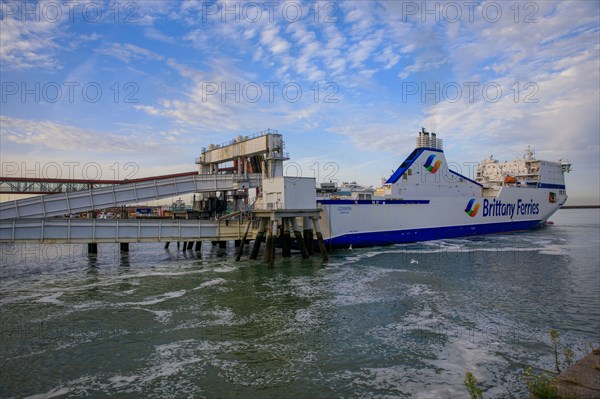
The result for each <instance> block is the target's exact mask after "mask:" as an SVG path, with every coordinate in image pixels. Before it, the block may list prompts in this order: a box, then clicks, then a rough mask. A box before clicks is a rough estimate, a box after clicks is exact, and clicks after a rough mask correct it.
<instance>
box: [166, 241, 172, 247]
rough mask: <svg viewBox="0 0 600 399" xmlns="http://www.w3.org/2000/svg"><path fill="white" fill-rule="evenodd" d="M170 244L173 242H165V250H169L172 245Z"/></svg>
mask: <svg viewBox="0 0 600 399" xmlns="http://www.w3.org/2000/svg"><path fill="white" fill-rule="evenodd" d="M170 243H171V242H169V241H167V242H165V249H169V244H170Z"/></svg>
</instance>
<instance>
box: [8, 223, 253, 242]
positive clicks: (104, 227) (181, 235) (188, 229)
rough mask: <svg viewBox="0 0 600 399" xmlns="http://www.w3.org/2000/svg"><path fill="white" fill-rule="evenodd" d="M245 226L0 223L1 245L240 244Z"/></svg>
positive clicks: (242, 224) (230, 224) (205, 224)
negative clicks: (32, 243)
mask: <svg viewBox="0 0 600 399" xmlns="http://www.w3.org/2000/svg"><path fill="white" fill-rule="evenodd" d="M245 223H246V222H245V221H244V222H243V223H238V222H231V221H230V222H227V223H225V222H224V221H221V222H219V221H216V220H172V219H154V220H152V219H113V220H107V219H13V220H2V221H0V243H14V242H37V243H49V244H72V243H118V242H158V241H218V240H239V239H240V238H241V237H242V235H243V233H244V225H245Z"/></svg>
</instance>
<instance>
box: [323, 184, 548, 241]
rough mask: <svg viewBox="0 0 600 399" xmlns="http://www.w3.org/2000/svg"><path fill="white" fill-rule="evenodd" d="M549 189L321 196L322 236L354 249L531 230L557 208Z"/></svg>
mask: <svg viewBox="0 0 600 399" xmlns="http://www.w3.org/2000/svg"><path fill="white" fill-rule="evenodd" d="M550 191H551V190H549V189H541V188H516V187H515V188H512V187H505V188H503V189H502V190H501V191H500V193H499V195H498V196H497V197H493V198H489V197H478V198H475V197H473V198H456V197H447V198H444V197H441V198H440V197H437V198H431V199H427V200H403V201H399V200H397V201H389V200H388V201H386V200H374V201H365V200H362V201H358V200H321V201H320V203H321V206H322V208H323V213H322V214H321V223H322V226H323V236H324V238H325V241H326V243H327V245H328V246H329V247H348V246H349V245H352V246H354V247H359V246H373V245H388V244H394V243H403V242H415V241H427V240H437V239H443V238H452V237H461V236H470V235H477V234H489V233H498V232H508V231H516V230H525V229H531V228H536V227H539V226H541V225H543V224H544V223H545V222H546V220H548V218H549V217H550V216H551V215H552V214H553V213H554V212H556V210H558V209H559V207H560V205H559V204H558V203H551V202H550V201H549V193H550ZM471 199H475V201H474V202H473V205H472V209H474V207H475V206H476V205H477V204H479V205H480V207H479V209H478V211H477V213H476V214H474V216H470V215H469V214H468V213H467V212H466V209H467V206H468V204H469V202H470V201H471ZM496 204H498V205H496Z"/></svg>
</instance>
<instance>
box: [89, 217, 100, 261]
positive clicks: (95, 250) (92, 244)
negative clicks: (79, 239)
mask: <svg viewBox="0 0 600 399" xmlns="http://www.w3.org/2000/svg"><path fill="white" fill-rule="evenodd" d="M87 217H88V219H96V211H94V210H91V211H89V212H88V214H87ZM97 253H98V244H97V243H95V242H90V243H88V255H89V254H97Z"/></svg>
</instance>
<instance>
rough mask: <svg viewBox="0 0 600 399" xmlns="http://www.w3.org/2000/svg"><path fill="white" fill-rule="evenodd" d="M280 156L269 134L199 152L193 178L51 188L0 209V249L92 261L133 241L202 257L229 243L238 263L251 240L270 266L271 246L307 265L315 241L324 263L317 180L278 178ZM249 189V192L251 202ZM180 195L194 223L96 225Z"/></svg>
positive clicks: (279, 143) (276, 137)
mask: <svg viewBox="0 0 600 399" xmlns="http://www.w3.org/2000/svg"><path fill="white" fill-rule="evenodd" d="M283 150H284V141H283V136H282V135H281V134H279V133H278V132H277V131H275V130H270V129H268V130H265V131H263V132H260V133H256V134H254V135H250V136H238V137H236V138H235V139H234V140H231V141H229V142H227V143H224V144H220V145H215V144H211V145H209V146H208V147H205V148H202V151H201V155H200V156H199V157H198V158H197V159H196V164H197V165H198V172H187V173H180V174H174V175H165V176H154V177H146V178H142V179H135V180H125V181H118V182H114V183H115V184H110V183H113V182H112V181H111V182H102V183H98V184H97V185H95V184H91V183H90V182H79V181H78V182H68V181H64V180H63V181H60V182H50V183H53V184H55V186H53V187H52V189H54V190H55V191H54V192H53V193H51V194H45V195H37V196H34V197H30V198H25V199H20V200H14V201H7V202H2V203H0V243H41V244H44V243H51V244H71V243H87V244H88V253H91V254H94V253H97V245H98V243H119V244H120V247H121V251H127V250H128V245H129V243H131V242H164V243H165V248H168V246H169V243H170V242H174V241H176V242H177V244H178V245H177V246H178V248H179V247H180V242H183V250H192V249H195V250H196V251H199V250H200V248H201V245H200V244H201V242H202V241H211V242H213V244H214V243H218V244H219V246H220V247H221V248H223V247H225V245H226V243H227V241H234V242H235V244H236V247H237V253H236V260H240V258H241V256H242V254H243V248H244V246H245V245H246V243H248V242H249V241H254V244H253V246H252V250H251V253H250V259H257V257H258V253H259V250H260V246H261V243H262V242H263V241H265V242H266V246H265V250H264V258H265V261H266V262H267V264H269V266H273V265H274V259H275V247H276V246H277V245H276V244H280V246H282V255H283V257H289V256H291V248H292V246H295V247H297V248H298V249H300V253H301V255H302V257H304V258H308V257H309V256H310V255H311V254H312V253H313V248H314V245H313V242H314V239H315V235H316V241H317V244H318V248H319V251H320V253H321V257H322V258H323V259H324V260H327V252H326V249H325V245H324V243H323V237H322V234H321V229H320V225H319V217H320V216H319V215H320V212H321V210H320V209H319V208H317V202H316V182H315V179H314V178H304V177H285V176H283V161H285V160H287V159H289V156H288V154H287V153H285V152H284V151H283ZM7 180H10V185H11V186H12V187H13V190H12V191H11V192H15V190H14V188H15V187H17V188H18V187H29V186H28V184H29V183H32V182H30V181H26V180H28V179H22V180H21V181H19V179H17V178H14V177H13V178H10V179H7V178H0V182H4V183H6V182H7ZM42 180H43V179H36V181H35V182H34V183H35V184H37V186H36V187H37V188H40V187H43V188H44V189H45V190H48V189H47V187H49V186H48V183H49V182H47V181H42ZM56 185H59V186H56ZM86 185H87V189H86ZM57 187H58V188H57ZM69 187H72V188H74V189H73V190H69ZM59 189H60V192H56V191H58V190H59ZM251 190H254V193H253V194H254V196H253V201H252V202H250V197H251V196H250V194H251ZM44 192H45V191H44ZM30 193H31V190H30ZM183 194H195V195H197V196H198V197H199V200H198V202H197V203H196V202H195V204H194V207H195V209H196V211H197V212H195V213H194V214H193V215H192V217H191V218H190V217H188V218H186V219H145V218H140V219H138V218H136V219H128V216H127V214H122V215H121V218H119V219H95V218H94V215H95V212H93V211H94V210H100V209H106V208H114V207H121V206H127V205H131V204H139V203H142V202H146V201H153V200H160V199H164V198H172V197H176V196H180V195H183ZM215 204H217V205H215ZM219 204H220V207H219ZM223 204H230V205H232V207H231V209H229V208H230V207H227V206H225V207H223ZM223 208H225V209H227V211H223ZM219 210H220V211H222V212H218V211H219ZM77 212H88V214H89V215H90V217H89V218H88V219H79V218H71V217H67V216H69V215H72V214H74V213H77ZM299 221H301V222H302V226H301V227H300V223H299ZM292 233H293V234H294V237H295V242H294V241H292V239H291V234H292ZM313 234H314V235H313ZM194 243H196V245H195V247H194V245H193V244H194Z"/></svg>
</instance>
